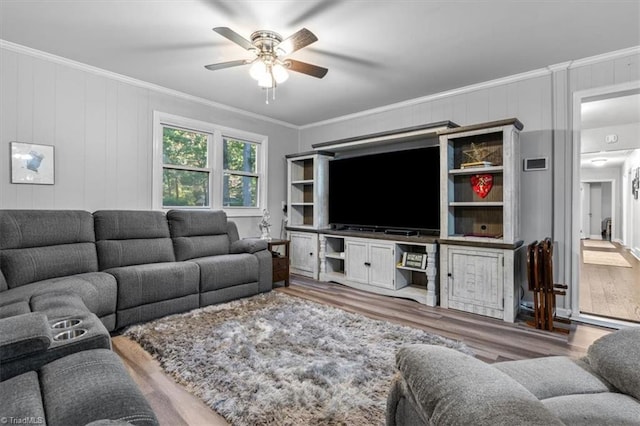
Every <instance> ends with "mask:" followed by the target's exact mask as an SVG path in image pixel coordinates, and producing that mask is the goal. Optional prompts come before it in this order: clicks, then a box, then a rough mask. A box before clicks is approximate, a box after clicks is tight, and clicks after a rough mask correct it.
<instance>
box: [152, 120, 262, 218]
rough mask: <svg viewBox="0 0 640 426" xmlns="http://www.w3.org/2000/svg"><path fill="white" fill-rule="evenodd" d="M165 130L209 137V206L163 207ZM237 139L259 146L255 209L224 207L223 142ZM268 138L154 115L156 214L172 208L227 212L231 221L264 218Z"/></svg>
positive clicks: (154, 198)
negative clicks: (251, 217) (245, 217)
mask: <svg viewBox="0 0 640 426" xmlns="http://www.w3.org/2000/svg"><path fill="white" fill-rule="evenodd" d="M164 127H171V128H177V129H183V130H187V131H193V132H198V133H204V134H207V135H209V140H208V157H209V162H208V165H207V166H208V167H207V168H208V169H209V206H204V207H200V206H188V207H187V206H180V207H164V206H163V204H162V201H163V194H162V188H163V170H164V161H163V155H162V153H163V134H164V131H163V129H164ZM224 138H228V139H237V140H239V141H243V142H250V143H254V144H256V145H257V153H256V155H257V161H256V168H257V170H256V172H257V177H258V187H257V191H258V194H257V206H256V207H224V206H223V201H224V200H223V187H224V172H225V170H224V169H223V154H224V153H223V149H224V144H223V139H224ZM268 143H269V139H268V137H267V136H264V135H260V134H257V133H252V132H247V131H244V130H238V129H233V128H230V127H225V126H220V125H218V124H214V123H208V122H205V121H200V120H194V119H191V118H186V117H181V116H178V115H174V114H168V113H165V112H161V111H153V156H152V157H153V165H152V168H153V173H152V184H151V187H152V196H151V198H152V200H151V201H152V206H153V209H154V210H163V211H167V210H170V209H171V208H175V209H178V208H179V209H190V210H224V211H225V212H226V213H227V216H229V217H241V216H261V215H262V210H263V209H264V208H266V206H267V200H268V198H267V188H268V183H267V176H268V169H267V164H268V163H267V158H268Z"/></svg>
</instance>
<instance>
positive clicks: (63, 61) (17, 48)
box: [0, 39, 300, 130]
mask: <svg viewBox="0 0 640 426" xmlns="http://www.w3.org/2000/svg"><path fill="white" fill-rule="evenodd" d="M0 49H6V50H9V51H12V52H16V53H21V54H24V55H28V56H32V57H34V58H38V59H43V60H45V61H49V62H54V63H57V64H60V65H65V66H68V67H70V68H75V69H77V70H80V71H84V72H88V73H91V74H95V75H98V76H101V77H105V78H109V79H112V80H116V81H119V82H121V83H126V84H130V85H132V86H136V87H140V88H143V89H148V90H152V91H154V92H158V93H162V94H165V95H169V96H175V97H178V98H181V99H184V100H188V101H192V102H196V103H199V104H202V105H205V106H209V107H213V108H219V109H223V110H226V111H229V112H233V113H236V114H241V115H244V116H247V117H251V118H254V119H258V120H262V121H266V122H269V123H272V124H277V125H279V126H285V127H288V128H291V129H295V130H299V129H300V127H299V126H296V125H295V124H292V123H288V122H286V121H281V120H276V119H274V118H271V117H267V116H264V115H260V114H255V113H253V112H249V111H245V110H243V109H239V108H234V107H232V106H229V105H225V104H221V103H218V102H215V101H211V100H208V99H204V98H200V97H198V96H193V95H189V94H187V93H184V92H180V91H178V90H173V89H169V88H166V87H163V86H160V85H157V84H153V83H149V82H146V81H142V80H138V79H135V78H132V77H127V76H126V75H123V74H118V73H115V72H112V71H107V70H105V69H102V68H98V67H94V66H91V65H87V64H84V63H82V62H77V61H74V60H71V59H67V58H63V57H61V56H57V55H53V54H51V53H47V52H43V51H41V50H37V49H32V48H30V47H26V46H22V45H20V44H16V43H12V42H10V41H6V40H3V39H0Z"/></svg>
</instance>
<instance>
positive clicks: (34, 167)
mask: <svg viewBox="0 0 640 426" xmlns="http://www.w3.org/2000/svg"><path fill="white" fill-rule="evenodd" d="M11 183H27V184H36V185H53V184H54V183H55V159H54V147H53V146H52V145H39V144H34V143H24V142H11Z"/></svg>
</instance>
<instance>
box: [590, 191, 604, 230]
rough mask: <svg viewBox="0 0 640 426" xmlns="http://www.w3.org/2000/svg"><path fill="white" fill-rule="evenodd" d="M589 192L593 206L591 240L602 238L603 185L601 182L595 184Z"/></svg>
mask: <svg viewBox="0 0 640 426" xmlns="http://www.w3.org/2000/svg"><path fill="white" fill-rule="evenodd" d="M590 188H591V190H590V191H589V196H590V206H591V222H590V224H591V226H590V231H589V232H590V233H591V238H594V239H601V238H602V233H601V232H602V184H601V183H600V182H593V183H592V184H591V185H590Z"/></svg>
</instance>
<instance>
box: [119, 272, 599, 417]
mask: <svg viewBox="0 0 640 426" xmlns="http://www.w3.org/2000/svg"><path fill="white" fill-rule="evenodd" d="M275 291H280V292H283V293H286V294H289V295H292V296H297V297H302V298H305V299H308V300H313V301H316V302H319V303H325V304H328V305H332V306H336V307H339V308H341V309H344V310H346V311H349V312H356V313H361V314H363V315H366V316H369V317H371V318H375V319H383V320H387V321H391V322H395V323H399V324H402V325H408V326H411V327H416V328H420V329H423V330H426V331H429V332H432V333H435V334H439V335H441V336H444V337H448V338H451V339H456V340H459V341H462V342H464V343H466V344H467V345H468V346H469V347H471V348H472V349H473V350H474V352H475V353H476V357H477V358H479V359H482V360H484V361H486V362H489V363H491V362H495V361H503V360H514V359H526V358H536V357H541V356H548V355H569V356H572V357H580V356H582V355H584V354H585V353H586V349H587V347H588V346H589V345H590V344H591V343H592V342H593V341H594V340H596V339H597V338H598V337H601V336H603V335H605V334H607V333H609V332H610V331H611V330H609V329H605V328H600V327H595V326H589V325H583V324H579V325H576V324H573V325H572V326H571V332H570V334H569V335H566V334H561V333H550V332H544V331H541V330H536V329H533V328H531V327H529V326H527V325H526V324H525V323H524V322H522V321H518V322H516V323H515V324H511V323H504V322H503V321H499V320H494V319H490V318H486V317H482V316H479V315H474V314H468V313H464V312H459V311H455V310H450V309H441V308H439V307H428V306H425V305H421V304H419V303H417V302H414V301H412V300H405V299H396V298H393V297H387V296H380V295H376V294H372V293H367V292H363V291H359V290H355V289H352V288H349V287H345V286H342V285H339V284H333V283H324V282H318V281H314V280H311V279H308V278H304V277H300V276H295V275H293V276H291V285H290V287H278V288H277V289H276V290H275ZM112 342H113V347H114V350H115V351H116V353H118V354H119V355H120V357H121V358H122V359H123V361H124V363H125V365H126V366H127V369H128V370H129V373H130V374H131V376H132V377H133V379H134V380H135V381H136V383H137V384H138V386H139V387H140V389H141V390H142V392H143V393H144V395H145V396H146V397H147V399H148V400H149V403H150V404H151V406H152V407H153V410H154V411H155V413H156V415H157V416H158V419H159V420H160V422H161V424H163V425H167V426H181V425H197V426H199V425H210V426H218V425H227V422H226V421H225V420H224V418H222V417H221V416H219V415H218V414H216V413H215V412H214V411H213V410H211V409H210V408H209V407H207V406H206V405H205V404H204V403H203V402H201V401H200V400H199V399H198V398H196V397H194V396H192V395H191V394H189V392H188V391H187V390H186V389H185V388H183V387H182V386H180V385H178V384H176V383H175V382H173V380H172V379H171V378H170V377H168V376H167V375H165V374H164V373H163V372H162V370H161V368H160V366H159V365H158V363H157V362H156V361H155V360H154V359H153V358H152V357H151V356H150V355H149V354H148V353H147V352H145V351H144V350H143V349H142V348H141V347H140V346H139V345H138V344H137V343H135V342H132V341H131V340H129V339H128V338H126V337H123V336H116V337H113V339H112Z"/></svg>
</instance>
